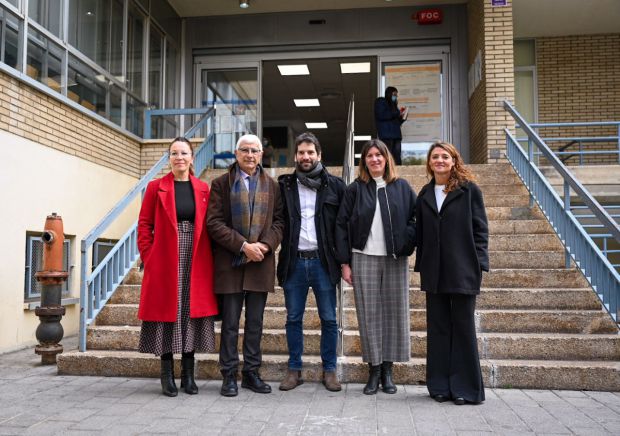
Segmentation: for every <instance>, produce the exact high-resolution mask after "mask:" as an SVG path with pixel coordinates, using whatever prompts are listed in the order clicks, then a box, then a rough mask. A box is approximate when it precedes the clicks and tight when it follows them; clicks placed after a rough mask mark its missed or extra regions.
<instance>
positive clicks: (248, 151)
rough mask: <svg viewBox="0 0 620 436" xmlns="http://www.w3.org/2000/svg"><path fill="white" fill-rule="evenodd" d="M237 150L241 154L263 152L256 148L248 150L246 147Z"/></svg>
mask: <svg viewBox="0 0 620 436" xmlns="http://www.w3.org/2000/svg"><path fill="white" fill-rule="evenodd" d="M237 150H239V151H240V152H241V153H243V154H259V153H262V152H263V150H259V149H258V148H248V147H242V148H238V149H237Z"/></svg>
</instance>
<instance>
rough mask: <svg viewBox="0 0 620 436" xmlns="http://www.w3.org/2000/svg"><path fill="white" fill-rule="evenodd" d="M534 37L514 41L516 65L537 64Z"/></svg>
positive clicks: (528, 65) (527, 65)
mask: <svg viewBox="0 0 620 436" xmlns="http://www.w3.org/2000/svg"><path fill="white" fill-rule="evenodd" d="M535 47H536V46H535V45H534V40H533V39H523V40H517V41H515V42H514V56H515V67H530V66H533V65H536V50H535Z"/></svg>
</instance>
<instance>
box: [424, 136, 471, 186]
mask: <svg viewBox="0 0 620 436" xmlns="http://www.w3.org/2000/svg"><path fill="white" fill-rule="evenodd" d="M438 147H439V148H441V149H442V150H445V151H446V152H448V154H449V155H450V156H452V160H453V161H454V166H453V167H452V169H451V170H450V177H449V179H448V183H446V189H444V192H445V193H446V194H447V193H448V192H451V191H454V190H455V189H456V188H458V187H460V186H463V185H465V184H466V183H467V182H475V181H476V176H474V174H473V173H472V172H471V171H470V170H469V168H467V167H466V166H465V164H464V163H463V158H462V157H461V155H460V154H459V152H458V150H457V149H456V147H455V146H454V145H452V144H450V143H448V142H435V143H434V144H433V145H431V147H430V148H429V149H428V153H427V154H426V174H427V175H428V176H429V177H434V176H435V174H434V173H433V170H432V168H431V153H432V152H433V150H434V149H435V148H438Z"/></svg>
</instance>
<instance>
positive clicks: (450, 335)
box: [426, 292, 484, 403]
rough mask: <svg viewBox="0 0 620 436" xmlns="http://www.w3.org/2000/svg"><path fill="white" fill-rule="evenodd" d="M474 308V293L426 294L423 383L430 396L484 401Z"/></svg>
mask: <svg viewBox="0 0 620 436" xmlns="http://www.w3.org/2000/svg"><path fill="white" fill-rule="evenodd" d="M475 309H476V296H475V295H463V294H432V293H429V292H427V293H426V322H427V330H428V333H427V334H428V336H427V339H426V340H427V347H426V348H427V353H426V386H427V388H428V392H429V393H430V394H431V395H444V396H446V397H448V398H457V397H462V398H464V399H465V400H467V401H469V402H471V403H480V402H482V401H484V385H483V382H482V372H481V371H480V358H479V356H478V341H477V340H476V325H475V321H474V311H475Z"/></svg>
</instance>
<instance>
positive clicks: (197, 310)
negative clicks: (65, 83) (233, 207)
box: [138, 138, 217, 397]
mask: <svg viewBox="0 0 620 436" xmlns="http://www.w3.org/2000/svg"><path fill="white" fill-rule="evenodd" d="M168 152H169V156H170V166H171V168H172V171H171V172H170V173H168V174H167V175H166V176H164V177H162V178H161V179H156V180H153V181H152V182H150V183H149V184H148V186H147V188H146V193H145V194H144V199H143V201H142V208H141V209H140V218H139V219H138V249H139V250H140V256H141V258H142V261H143V262H144V279H143V281H142V289H141V292H140V308H139V310H138V318H140V319H141V320H142V328H141V331H140V345H139V351H140V352H141V353H153V354H155V355H157V356H161V386H162V391H163V393H164V395H167V396H169V397H174V396H176V395H177V392H178V391H177V387H176V384H175V382H174V363H173V360H172V355H173V353H182V359H181V388H184V389H185V392H186V393H188V394H196V393H198V387H197V386H196V382H195V380H194V352H195V351H198V352H213V351H215V334H214V330H213V316H214V315H216V314H217V303H216V300H215V295H214V293H213V259H212V256H211V243H210V241H209V235H208V234H207V229H206V225H205V224H206V216H207V204H208V203H209V187H208V186H207V184H206V183H204V182H202V181H200V180H198V179H197V178H196V177H194V175H193V172H194V171H193V162H194V149H193V147H192V144H191V143H190V142H189V141H188V140H187V139H186V138H176V139H175V140H174V141H173V142H172V144H171V145H170V148H169V150H168Z"/></svg>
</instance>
